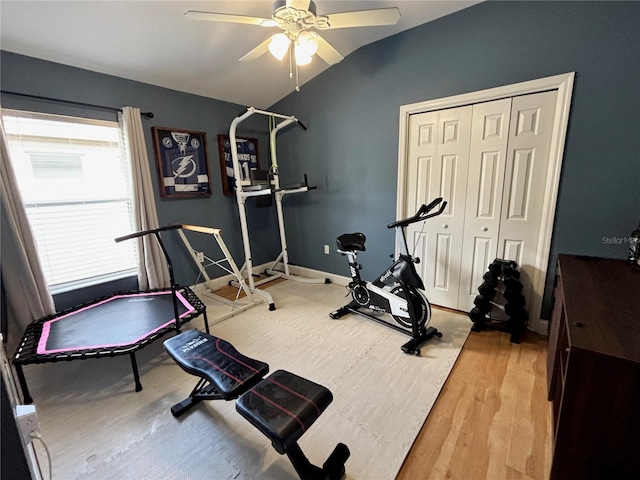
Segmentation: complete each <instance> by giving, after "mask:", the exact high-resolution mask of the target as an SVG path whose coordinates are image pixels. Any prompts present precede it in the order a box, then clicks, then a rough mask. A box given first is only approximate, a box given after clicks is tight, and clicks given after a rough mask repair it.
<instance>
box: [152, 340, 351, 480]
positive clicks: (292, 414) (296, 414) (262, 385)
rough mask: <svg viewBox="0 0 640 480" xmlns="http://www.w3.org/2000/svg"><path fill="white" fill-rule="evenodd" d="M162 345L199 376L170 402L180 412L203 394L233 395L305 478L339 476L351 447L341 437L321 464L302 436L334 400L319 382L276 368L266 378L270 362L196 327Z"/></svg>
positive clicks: (243, 411)
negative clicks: (303, 447) (189, 389)
mask: <svg viewBox="0 0 640 480" xmlns="http://www.w3.org/2000/svg"><path fill="white" fill-rule="evenodd" d="M164 348H165V350H166V351H167V353H168V354H169V356H171V358H173V360H175V362H176V363H177V364H178V365H179V366H180V367H181V368H182V369H183V370H184V371H186V372H187V373H190V374H192V375H195V376H197V377H200V380H199V381H198V383H197V384H196V386H195V388H194V389H193V391H192V392H191V393H190V394H189V396H188V397H187V398H186V399H185V400H183V401H182V402H180V403H177V404H176V405H174V406H173V407H171V413H172V414H173V415H174V416H175V417H178V416H180V415H182V414H183V413H185V412H187V411H188V410H189V409H191V408H192V407H193V406H194V405H196V404H197V403H198V402H200V401H202V400H219V399H223V400H234V399H237V401H236V410H237V411H238V413H239V414H240V415H242V416H243V417H244V418H246V419H247V420H248V421H249V422H250V423H251V424H252V425H253V426H255V427H256V428H257V429H258V430H260V431H261V432H262V433H263V434H264V435H265V436H267V438H269V440H271V444H272V445H273V447H274V448H275V449H276V451H277V452H278V453H279V454H280V455H284V454H286V455H287V457H289V460H290V461H291V463H292V464H293V467H294V468H295V470H296V472H297V473H298V475H299V476H300V478H301V479H303V480H307V479H308V480H338V479H340V478H342V477H343V476H344V473H345V468H344V464H345V462H346V460H347V459H348V458H349V455H350V452H349V449H348V448H347V446H346V445H344V444H342V443H338V445H337V446H336V448H335V449H334V450H333V452H332V453H331V455H329V458H328V459H327V461H326V462H325V463H324V464H323V466H322V468H320V467H317V466H315V465H312V464H311V463H310V462H309V460H308V459H307V457H306V456H305V454H304V453H303V452H302V450H301V449H300V446H299V445H298V439H299V438H300V437H301V436H302V435H303V434H304V433H305V432H306V431H307V430H308V429H309V427H311V425H313V423H314V422H315V421H316V420H317V419H318V417H319V416H320V415H321V414H322V412H323V411H324V410H325V409H326V408H327V407H328V406H329V404H330V403H331V402H332V400H333V395H332V394H331V392H330V391H329V390H328V389H327V388H325V387H323V386H322V385H318V384H317V383H314V382H311V381H310V380H307V379H305V378H302V377H299V376H297V375H294V374H293V373H290V372H287V371H285V370H277V371H275V372H273V373H272V374H271V375H269V376H268V377H266V378H263V377H264V376H265V375H266V374H267V373H268V371H269V365H268V364H266V363H264V362H261V361H259V360H254V359H252V358H249V357H246V356H245V355H242V354H241V353H240V352H238V351H237V350H236V349H235V348H234V347H233V345H231V344H230V343H228V342H226V341H224V340H222V339H221V338H217V337H214V336H213V335H209V334H206V333H203V332H199V331H197V330H188V331H186V332H183V333H181V334H179V335H177V336H175V337H172V338H170V339H168V340H166V341H165V342H164Z"/></svg>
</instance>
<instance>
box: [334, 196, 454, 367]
mask: <svg viewBox="0 0 640 480" xmlns="http://www.w3.org/2000/svg"><path fill="white" fill-rule="evenodd" d="M438 205H440V208H439V210H438V211H437V212H435V213H429V212H431V211H432V210H433V209H434V208H436V207H437V206H438ZM446 205H447V202H446V201H443V200H442V198H436V199H435V200H433V201H432V202H431V203H430V204H429V205H424V204H423V205H422V206H421V207H420V209H419V210H418V212H417V213H416V214H415V215H414V216H412V217H409V218H406V219H404V220H398V221H397V222H393V223H390V224H389V225H387V228H395V230H396V241H397V242H398V248H399V256H398V258H397V259H396V260H395V261H394V262H393V263H392V264H391V266H390V267H389V268H387V269H386V270H385V271H384V272H383V273H382V274H381V275H380V276H379V277H378V278H376V279H375V280H374V281H373V282H366V281H364V280H362V279H361V278H360V269H361V268H362V265H359V264H358V262H357V252H358V251H360V252H364V251H365V241H366V237H365V235H364V234H363V233H345V234H343V235H340V236H339V237H338V238H337V239H336V243H337V245H338V252H339V253H341V254H343V255H346V256H347V257H348V260H349V270H350V272H351V279H352V281H351V282H350V283H349V285H348V288H349V291H350V292H351V297H352V298H353V300H352V301H351V302H350V303H349V304H348V305H345V306H344V307H341V308H339V309H338V310H335V311H333V312H331V313H330V314H329V316H330V317H331V318H334V319H337V318H340V317H342V316H344V315H346V314H347V313H356V314H358V315H361V316H363V317H365V318H368V319H370V320H374V321H376V322H378V323H382V324H384V325H385V326H388V327H391V328H393V329H394V330H398V331H400V332H402V333H404V334H406V335H409V336H411V340H409V341H408V342H407V343H405V344H404V345H402V347H401V349H402V351H403V352H404V353H407V354H411V355H420V348H419V347H420V345H421V344H423V343H424V342H426V341H427V340H428V339H430V338H431V337H433V336H436V337H438V338H441V337H442V333H440V332H439V331H438V330H437V329H436V328H434V327H429V326H428V325H429V322H430V320H431V305H430V304H429V300H427V297H426V296H425V295H424V293H423V291H424V283H423V282H422V279H421V278H420V275H418V272H417V271H416V268H415V265H414V264H415V263H420V259H419V258H414V257H412V256H411V254H410V253H409V249H408V247H407V239H406V235H405V228H406V227H407V226H408V225H411V224H412V223H416V222H422V221H424V220H427V219H429V218H432V217H436V216H438V215H440V214H441V213H442V212H443V211H444V209H445V207H446ZM362 308H367V309H368V310H369V311H371V312H372V313H369V312H365V311H362V310H361V309H362ZM373 313H382V314H390V315H391V317H393V319H394V320H395V321H396V322H397V323H398V324H399V326H398V325H395V324H393V323H391V322H388V321H386V320H384V318H383V317H382V316H376V315H374V314H373Z"/></svg>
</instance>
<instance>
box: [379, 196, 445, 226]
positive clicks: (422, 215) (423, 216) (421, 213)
mask: <svg viewBox="0 0 640 480" xmlns="http://www.w3.org/2000/svg"><path fill="white" fill-rule="evenodd" d="M438 205H440V208H439V209H438V211H437V212H435V213H431V214H429V212H430V211H431V210H433V209H434V208H436V207H437V206H438ZM446 206H447V202H446V201H443V200H442V197H438V198H436V199H435V200H433V201H432V202H431V203H430V204H429V205H425V204H424V203H423V204H422V206H421V207H420V208H419V209H418V211H417V212H416V214H415V215H413V216H412V217H409V218H405V219H404V220H398V221H397V222H393V223H390V224H389V225H387V228H395V227H406V226H407V225H411V224H412V223H416V222H422V221H424V220H427V219H428V218H432V217H437V216H438V215H440V214H441V213H442V212H444V209H445V207H446Z"/></svg>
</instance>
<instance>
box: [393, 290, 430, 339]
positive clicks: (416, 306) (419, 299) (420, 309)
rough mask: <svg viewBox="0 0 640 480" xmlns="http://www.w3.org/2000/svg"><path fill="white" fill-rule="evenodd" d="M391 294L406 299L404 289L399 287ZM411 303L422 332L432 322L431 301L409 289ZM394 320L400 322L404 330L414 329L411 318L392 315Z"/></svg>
mask: <svg viewBox="0 0 640 480" xmlns="http://www.w3.org/2000/svg"><path fill="white" fill-rule="evenodd" d="M391 293H392V294H394V295H397V296H398V297H400V298H402V299H405V300H406V298H405V293H404V290H403V289H402V287H400V286H397V287H394V288H393V289H392V290H391ZM409 301H410V302H411V304H412V305H413V311H414V312H415V314H416V318H417V323H418V329H420V330H422V329H423V328H425V327H426V326H427V325H429V322H430V321H431V305H430V304H429V300H427V299H426V298H425V297H424V295H420V293H419V292H418V291H416V290H414V289H413V288H410V289H409ZM391 316H392V317H393V319H394V320H395V321H396V322H398V323H399V324H400V325H401V326H403V327H404V328H408V329H412V328H413V324H412V321H411V318H407V317H401V316H399V315H391Z"/></svg>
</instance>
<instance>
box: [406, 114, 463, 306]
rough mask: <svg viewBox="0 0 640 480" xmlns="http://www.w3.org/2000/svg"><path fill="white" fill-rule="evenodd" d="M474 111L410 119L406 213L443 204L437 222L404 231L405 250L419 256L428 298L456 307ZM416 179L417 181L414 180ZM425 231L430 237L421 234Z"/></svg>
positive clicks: (414, 116) (419, 266)
mask: <svg viewBox="0 0 640 480" xmlns="http://www.w3.org/2000/svg"><path fill="white" fill-rule="evenodd" d="M471 110H472V107H470V106H468V107H460V108H454V109H450V110H443V111H439V112H427V113H423V114H418V115H412V116H411V119H410V145H409V169H408V170H409V171H408V175H409V176H408V179H407V180H408V182H409V183H410V184H415V187H412V189H409V194H408V196H407V204H406V210H405V211H406V212H407V215H411V214H413V213H415V212H416V211H417V209H418V207H419V206H420V205H421V204H423V203H429V202H430V201H431V200H433V199H434V198H436V197H442V198H443V199H444V200H446V201H447V206H446V208H445V210H444V212H443V213H442V215H440V216H439V217H437V218H434V219H432V220H428V221H427V222H426V223H425V222H420V223H417V224H413V225H411V226H409V227H408V228H407V238H408V240H409V242H408V243H409V249H410V250H411V249H412V248H413V247H414V246H416V247H417V248H416V249H415V250H414V255H416V256H420V258H421V260H422V261H421V263H419V264H417V265H416V267H417V268H418V272H419V273H420V275H421V276H422V279H423V281H424V283H425V290H426V293H427V297H428V298H429V300H430V301H431V302H432V303H434V304H435V305H441V306H445V307H450V308H457V302H458V291H459V286H460V256H461V252H462V235H463V230H464V210H465V199H466V183H467V168H468V159H469V136H470V128H471ZM412 175H416V176H417V178H414V177H412ZM425 232H428V233H425Z"/></svg>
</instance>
